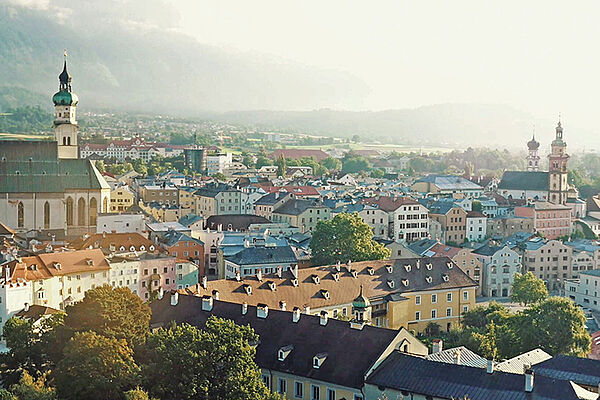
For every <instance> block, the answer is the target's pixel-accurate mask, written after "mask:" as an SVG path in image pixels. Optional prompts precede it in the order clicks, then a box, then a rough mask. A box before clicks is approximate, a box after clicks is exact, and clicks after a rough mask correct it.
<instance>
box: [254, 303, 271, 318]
mask: <svg viewBox="0 0 600 400" xmlns="http://www.w3.org/2000/svg"><path fill="white" fill-rule="evenodd" d="M268 315H269V306H267V305H266V304H257V305H256V316H257V317H258V318H267V316H268Z"/></svg>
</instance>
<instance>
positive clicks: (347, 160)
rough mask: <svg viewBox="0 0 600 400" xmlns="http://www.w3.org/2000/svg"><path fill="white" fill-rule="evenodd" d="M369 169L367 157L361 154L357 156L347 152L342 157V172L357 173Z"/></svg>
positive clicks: (369, 164)
mask: <svg viewBox="0 0 600 400" xmlns="http://www.w3.org/2000/svg"><path fill="white" fill-rule="evenodd" d="M370 169H371V163H370V162H369V160H368V159H366V158H365V157H362V156H358V155H356V154H353V153H347V154H346V155H345V156H344V158H343V159H342V172H344V173H347V174H348V173H350V174H352V173H358V172H362V171H365V172H366V171H368V170H370Z"/></svg>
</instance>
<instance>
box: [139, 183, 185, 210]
mask: <svg viewBox="0 0 600 400" xmlns="http://www.w3.org/2000/svg"><path fill="white" fill-rule="evenodd" d="M139 193H140V197H141V198H142V201H144V203H158V204H161V205H162V204H166V205H168V206H176V205H179V191H178V189H177V187H175V186H172V185H167V184H166V183H162V184H159V185H145V186H142V187H141V188H140V190H139Z"/></svg>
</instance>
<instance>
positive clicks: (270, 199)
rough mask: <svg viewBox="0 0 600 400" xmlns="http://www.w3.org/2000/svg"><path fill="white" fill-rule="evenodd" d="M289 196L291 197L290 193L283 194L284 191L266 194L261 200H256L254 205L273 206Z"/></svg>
mask: <svg viewBox="0 0 600 400" xmlns="http://www.w3.org/2000/svg"><path fill="white" fill-rule="evenodd" d="M288 196H290V193H289V192H283V191H281V192H280V191H277V192H270V193H268V194H265V195H264V196H263V197H261V198H260V199H258V200H256V202H255V203H254V205H256V206H272V205H274V204H275V203H278V202H280V201H282V200H283V199H285V198H286V197H288Z"/></svg>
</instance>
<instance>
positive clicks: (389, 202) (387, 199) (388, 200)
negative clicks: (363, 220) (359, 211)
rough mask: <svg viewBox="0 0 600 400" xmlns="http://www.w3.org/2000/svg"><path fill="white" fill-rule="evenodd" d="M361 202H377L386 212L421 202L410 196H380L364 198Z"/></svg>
mask: <svg viewBox="0 0 600 400" xmlns="http://www.w3.org/2000/svg"><path fill="white" fill-rule="evenodd" d="M361 203H364V204H376V205H377V206H378V207H379V208H380V209H381V210H383V211H386V212H391V211H396V210H397V209H398V208H399V207H400V206H404V205H418V204H419V203H418V202H417V201H415V200H413V199H411V198H410V197H391V196H380V197H371V198H368V199H363V200H362V201H361Z"/></svg>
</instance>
